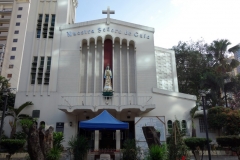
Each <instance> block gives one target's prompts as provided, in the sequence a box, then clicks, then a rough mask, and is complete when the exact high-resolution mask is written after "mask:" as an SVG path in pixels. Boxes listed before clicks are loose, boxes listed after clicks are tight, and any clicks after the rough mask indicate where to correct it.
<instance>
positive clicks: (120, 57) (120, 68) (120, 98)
mask: <svg viewBox="0 0 240 160" xmlns="http://www.w3.org/2000/svg"><path fill="white" fill-rule="evenodd" d="M119 54H120V55H119V59H120V60H119V63H120V65H119V70H120V72H119V73H120V96H119V101H120V102H119V104H120V105H121V104H122V44H121V41H120V53H119Z"/></svg>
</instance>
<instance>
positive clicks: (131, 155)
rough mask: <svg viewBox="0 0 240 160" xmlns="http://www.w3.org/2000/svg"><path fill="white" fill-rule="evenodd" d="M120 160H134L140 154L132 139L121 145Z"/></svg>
mask: <svg viewBox="0 0 240 160" xmlns="http://www.w3.org/2000/svg"><path fill="white" fill-rule="evenodd" d="M122 153H123V155H122V159H123V160H125V159H127V160H136V159H138V155H139V153H140V148H139V147H137V146H136V142H135V140H134V139H126V140H125V141H124V143H123V150H122Z"/></svg>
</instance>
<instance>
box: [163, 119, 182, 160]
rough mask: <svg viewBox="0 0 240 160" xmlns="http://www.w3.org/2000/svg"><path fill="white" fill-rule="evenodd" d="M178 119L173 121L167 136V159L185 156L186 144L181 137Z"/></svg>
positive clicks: (174, 159) (173, 159)
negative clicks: (171, 128) (170, 131)
mask: <svg viewBox="0 0 240 160" xmlns="http://www.w3.org/2000/svg"><path fill="white" fill-rule="evenodd" d="M178 123H179V121H177V120H175V121H174V122H173V131H172V133H171V135H170V136H169V137H168V140H167V141H168V153H169V154H168V160H176V159H181V158H182V157H183V156H187V146H186V144H185V142H184V139H183V136H184V134H183V132H182V131H181V129H180V127H179V124H178Z"/></svg>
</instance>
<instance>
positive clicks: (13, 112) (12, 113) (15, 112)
mask: <svg viewBox="0 0 240 160" xmlns="http://www.w3.org/2000/svg"><path fill="white" fill-rule="evenodd" d="M30 105H33V103H32V102H25V103H23V104H22V105H21V106H20V107H19V108H14V107H9V111H8V112H7V114H6V116H12V117H13V121H9V124H10V126H11V128H12V131H11V136H10V137H11V138H12V137H13V135H14V134H15V133H16V127H17V121H18V120H19V119H23V118H26V117H29V115H25V114H20V113H21V111H22V110H23V109H24V108H26V107H28V106H30Z"/></svg>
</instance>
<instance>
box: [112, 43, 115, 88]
mask: <svg viewBox="0 0 240 160" xmlns="http://www.w3.org/2000/svg"><path fill="white" fill-rule="evenodd" d="M112 73H113V75H112V89H113V91H114V77H115V76H114V75H115V73H114V41H113V46H112Z"/></svg>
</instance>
